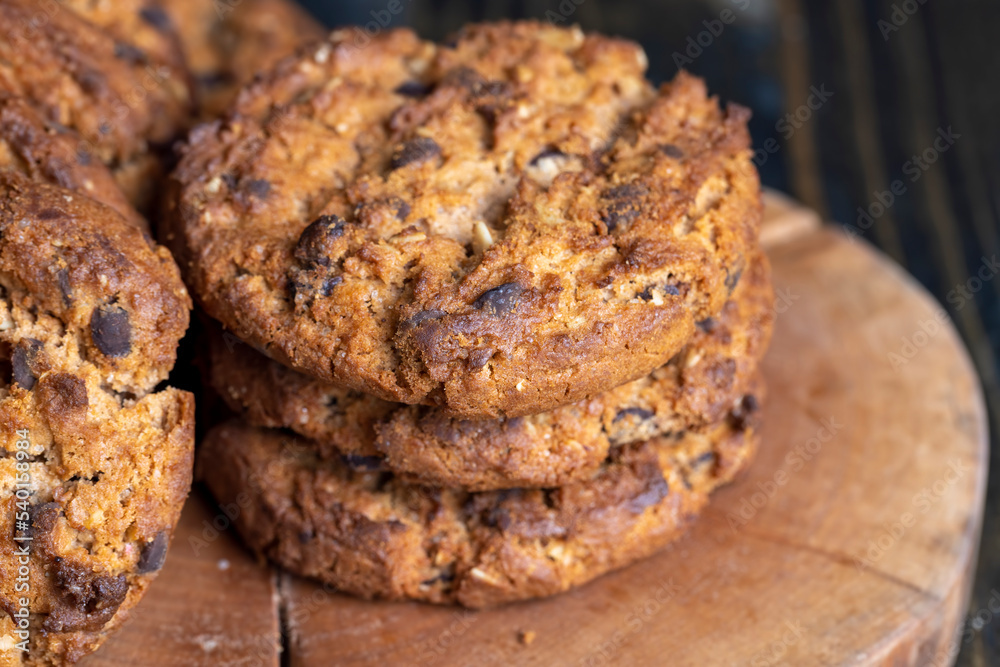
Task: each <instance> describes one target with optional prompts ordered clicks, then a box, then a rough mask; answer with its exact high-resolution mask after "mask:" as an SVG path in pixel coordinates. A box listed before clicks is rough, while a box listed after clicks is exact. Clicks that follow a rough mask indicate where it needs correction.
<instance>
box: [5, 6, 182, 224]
mask: <svg viewBox="0 0 1000 667" xmlns="http://www.w3.org/2000/svg"><path fill="white" fill-rule="evenodd" d="M76 4H85V3H76ZM0 26H2V28H0V37H2V38H0V90H2V91H5V92H7V93H10V94H14V95H19V96H21V97H23V98H25V99H26V100H28V102H29V103H31V104H32V105H33V106H34V107H36V108H37V109H38V110H39V112H40V113H41V114H42V115H43V116H44V118H45V119H46V120H47V121H48V122H50V123H58V124H60V125H64V126H66V127H68V128H71V129H73V130H75V131H76V132H78V133H79V134H80V136H81V138H82V142H81V145H80V148H79V151H80V152H81V153H83V154H86V155H89V156H91V157H92V158H93V159H95V160H97V161H100V162H102V163H104V164H105V165H107V166H108V167H109V168H111V169H112V171H113V172H114V173H115V177H116V180H117V181H118V183H119V185H120V186H121V187H122V190H123V191H124V192H125V194H126V195H127V196H128V197H129V200H130V201H131V202H132V203H133V204H135V205H136V206H137V207H138V208H140V209H142V208H144V207H146V206H147V205H148V203H149V199H150V197H151V196H152V191H153V185H152V177H153V176H155V175H156V174H158V173H159V169H160V164H159V160H158V158H157V156H156V155H155V154H154V153H153V149H154V148H156V147H157V146H166V145H169V143H170V142H172V141H173V140H174V139H176V138H177V136H178V133H179V132H180V130H182V129H183V128H184V127H185V126H186V125H187V124H188V122H189V119H190V115H191V93H190V87H189V81H188V75H187V72H186V71H183V70H181V69H178V68H177V67H176V66H175V65H172V64H171V63H168V62H158V61H157V60H155V59H154V58H153V57H152V56H151V55H150V54H149V53H146V52H145V51H143V50H141V49H140V48H139V47H137V46H136V45H135V44H133V43H131V42H126V41H123V40H122V39H116V38H115V37H114V36H113V35H112V34H110V33H109V32H107V31H106V30H104V29H102V28H101V27H99V26H98V25H96V24H93V23H91V22H89V21H87V20H86V19H85V18H84V17H83V16H81V15H80V14H78V13H76V12H74V11H73V10H72V9H70V8H68V7H64V6H62V5H61V4H59V3H56V2H50V3H41V4H39V3H37V2H34V1H33V0H5V1H4V2H3V3H0Z"/></svg>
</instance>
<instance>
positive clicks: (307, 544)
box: [198, 412, 757, 608]
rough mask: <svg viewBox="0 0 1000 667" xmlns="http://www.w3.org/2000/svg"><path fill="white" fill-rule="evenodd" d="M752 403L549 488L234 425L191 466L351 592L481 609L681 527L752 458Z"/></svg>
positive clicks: (262, 536) (586, 574) (580, 577)
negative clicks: (467, 478)
mask: <svg viewBox="0 0 1000 667" xmlns="http://www.w3.org/2000/svg"><path fill="white" fill-rule="evenodd" d="M755 422H756V413H745V412H741V413H739V414H731V415H729V416H728V417H727V418H725V419H724V420H723V421H721V422H720V423H718V424H714V425H710V426H708V427H706V428H704V429H701V430H699V431H688V432H687V433H685V434H684V435H681V436H675V437H672V438H657V439H653V440H650V441H647V442H643V443H637V444H634V445H627V446H624V447H622V448H620V449H619V450H617V451H616V452H615V453H614V454H613V455H612V456H611V457H609V459H608V461H607V462H606V463H605V464H604V465H603V466H602V468H601V469H600V470H599V471H598V472H596V473H595V474H594V476H593V477H591V478H590V479H588V480H585V481H580V482H575V483H572V484H568V485H566V486H563V487H560V488H556V489H533V490H532V489H514V490H507V491H496V492H485V493H471V494H470V493H464V492H460V491H456V490H449V489H440V488H434V487H424V486H417V485H412V484H407V483H405V482H402V481H401V480H399V479H396V478H393V477H392V475H388V474H386V473H379V472H362V471H357V470H352V469H351V468H349V467H348V466H346V465H344V464H343V463H342V462H341V461H340V459H339V458H333V459H328V458H324V457H323V456H322V455H321V454H319V452H318V450H317V448H316V447H315V446H313V444H312V443H310V442H308V441H305V440H302V439H300V438H297V437H295V436H292V435H286V434H284V433H282V432H280V431H273V430H265V429H255V428H253V427H250V426H246V425H245V424H243V423H240V422H236V421H234V422H229V423H226V424H223V425H221V426H218V427H216V428H215V429H213V430H212V431H211V432H210V433H209V435H208V436H207V438H206V440H205V442H204V444H203V447H202V449H201V450H200V453H199V463H198V465H199V477H201V478H204V479H205V481H206V482H207V484H208V486H209V488H210V489H211V490H212V492H213V494H214V495H215V497H216V499H217V500H218V501H219V502H220V503H222V504H231V503H237V504H238V506H239V507H240V512H239V515H238V516H237V518H236V520H235V523H236V527H237V529H238V530H239V531H240V533H241V535H242V536H243V539H244V541H245V542H246V543H247V544H248V545H249V546H250V547H251V548H252V549H254V550H255V551H257V552H258V553H260V554H262V555H264V556H265V557H267V558H269V559H271V560H272V561H274V562H275V563H277V564H278V565H280V566H282V567H284V568H286V569H288V570H289V571H291V572H294V573H296V574H299V575H302V576H307V577H313V578H316V579H319V580H321V581H323V582H325V583H328V584H331V585H333V586H335V587H336V588H338V589H340V590H343V591H345V592H348V593H352V594H354V595H360V596H363V597H376V598H388V599H397V600H399V599H411V600H422V601H426V602H434V603H458V604H462V605H465V606H467V607H473V608H481V607H489V606H493V605H497V604H502V603H506V602H512V601H515V600H524V599H528V598H537V597H545V596H548V595H554V594H556V593H560V592H563V591H566V590H568V589H570V588H572V587H574V586H579V585H581V584H583V583H586V582H587V581H590V580H591V579H594V578H595V577H598V576H600V575H602V574H604V573H606V572H608V571H611V570H614V569H617V568H620V567H624V566H625V565H627V564H629V563H632V562H634V561H636V560H639V559H641V558H645V557H647V556H649V555H651V554H652V553H654V552H655V551H656V550H658V549H660V548H662V547H663V546H664V545H666V544H668V543H670V542H671V541H673V540H674V539H676V538H677V537H679V536H680V535H681V534H682V533H683V531H684V529H685V528H686V527H687V525H688V524H690V523H691V522H692V521H693V520H694V519H695V517H696V516H697V515H698V513H699V512H700V511H701V509H702V508H703V507H704V505H705V504H706V502H707V501H708V496H709V494H710V493H711V491H712V490H714V489H715V488H716V487H718V486H719V485H721V484H724V483H726V482H727V481H729V480H731V479H732V478H733V476H734V475H735V474H737V473H738V472H739V471H740V470H742V469H743V468H744V467H745V466H746V465H747V464H748V463H749V461H750V460H751V458H752V455H753V453H754V451H755V449H756V445H757V435H756V431H755V428H756V426H755Z"/></svg>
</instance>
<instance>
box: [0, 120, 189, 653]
mask: <svg viewBox="0 0 1000 667" xmlns="http://www.w3.org/2000/svg"><path fill="white" fill-rule="evenodd" d="M2 117H3V115H2V114H0V118H2ZM49 157H52V156H51V155H50V156H49ZM29 166H30V165H29ZM34 168H38V165H37V164H36V165H34V166H33V167H31V168H27V167H26V168H25V170H26V171H28V172H30V171H31V169H34ZM189 307H190V300H189V298H188V296H187V293H186V291H185V289H184V287H183V284H182V283H181V281H180V277H179V275H178V272H177V267H176V265H175V264H174V263H173V260H172V259H171V258H170V255H169V253H167V251H166V249H164V248H157V247H155V246H153V245H152V244H151V242H149V241H148V240H147V239H146V238H145V237H144V236H143V233H142V232H141V231H139V229H137V228H136V226H134V225H132V224H130V223H128V222H127V221H126V220H125V219H124V218H122V217H121V216H120V215H118V213H116V212H115V211H114V210H113V209H111V208H109V207H107V206H105V205H103V204H101V203H99V202H98V201H96V200H94V199H91V198H89V197H87V196H85V195H83V194H80V193H77V192H73V191H71V190H67V189H64V188H61V187H57V186H53V185H48V184H43V183H38V182H34V181H32V180H31V179H30V178H29V177H28V176H25V175H24V174H22V173H20V172H18V171H14V170H11V169H5V170H0V609H2V610H4V611H5V612H6V614H5V615H3V618H2V619H0V637H2V638H4V642H5V643H4V644H3V645H2V646H0V662H2V663H3V664H5V665H6V664H12V665H31V666H34V665H65V664H71V663H73V662H75V661H76V660H78V659H79V658H80V657H82V656H83V655H85V654H86V653H89V652H91V651H93V650H94V649H95V648H96V647H97V646H98V645H100V643H101V642H102V641H103V640H104V638H105V637H106V636H107V635H108V634H109V633H110V632H111V631H113V629H114V628H115V627H117V626H118V625H119V624H120V622H121V618H122V616H123V615H124V614H125V613H127V611H128V609H129V608H131V607H132V606H133V605H134V604H135V603H136V602H137V601H138V599H139V598H140V597H141V596H142V593H143V591H144V590H145V589H146V586H147V585H148V584H149V582H150V581H151V580H152V578H153V577H154V576H155V574H156V571H157V570H159V568H160V567H161V566H162V564H163V559H164V557H165V555H166V549H167V546H168V545H169V542H170V539H171V535H172V533H173V530H174V527H175V526H176V524H177V520H178V518H179V515H180V510H181V506H182V505H183V503H184V499H185V497H186V496H187V493H188V491H189V489H190V485H191V471H192V468H193V456H194V397H193V396H192V395H191V394H189V393H187V392H183V391H178V390H176V389H169V388H168V389H165V390H163V391H160V392H158V393H155V394H150V393H147V392H149V391H150V390H151V389H152V388H153V387H154V385H156V384H157V383H158V382H160V381H161V380H163V379H164V378H165V377H166V375H167V373H168V372H169V371H170V369H171V367H172V366H173V363H174V358H175V355H176V348H177V344H178V341H179V339H180V337H181V336H183V334H184V331H185V329H186V328H187V321H188V309H189ZM27 538H30V542H28V541H27ZM19 540H20V541H19ZM25 544H28V546H29V547H30V556H26V557H25V558H28V561H25V562H22V561H21V560H20V559H21V558H22V556H20V555H18V554H17V553H16V550H19V549H21V547H23V546H24V545H25ZM22 565H26V566H27V567H28V570H29V574H28V582H27V583H28V589H27V590H24V588H22V585H21V584H22V582H19V581H18V576H19V574H18V572H19V568H20V567H21V566H22ZM22 599H23V600H24V601H25V604H22ZM24 607H26V608H27V609H28V610H29V611H28V613H29V617H28V620H27V623H28V626H29V627H28V628H27V630H28V632H29V634H30V650H29V652H28V653H27V654H25V653H23V652H21V651H20V650H18V648H17V647H16V646H12V645H10V644H9V643H8V642H7V638H9V637H15V636H16V634H15V632H14V630H20V628H19V627H16V626H15V625H14V624H15V623H16V622H19V620H17V616H16V614H17V613H19V610H20V609H21V608H24Z"/></svg>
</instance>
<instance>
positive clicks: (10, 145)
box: [0, 93, 149, 232]
mask: <svg viewBox="0 0 1000 667" xmlns="http://www.w3.org/2000/svg"><path fill="white" fill-rule="evenodd" d="M79 147H80V137H79V135H78V134H76V133H75V132H73V131H72V130H70V129H69V128H67V127H65V126H62V125H53V124H50V123H47V122H46V121H45V119H44V118H43V117H42V116H41V115H40V114H39V113H38V112H37V111H35V109H34V108H32V107H31V105H30V104H28V103H27V102H26V101H25V100H24V99H23V98H20V97H14V96H11V95H7V94H4V93H0V169H13V170H16V171H19V172H21V173H22V174H24V175H25V176H28V177H29V178H31V179H32V180H35V181H39V182H43V183H49V184H51V185H58V186H60V187H63V188H66V189H67V190H73V191H75V192H79V193H80V194H85V195H87V196H88V197H90V198H91V199H96V200H97V201H99V202H101V203H102V204H105V205H107V206H110V207H111V208H113V209H115V210H116V211H117V212H118V213H120V214H121V216H122V217H123V218H125V219H126V220H128V221H129V222H130V223H132V224H133V225H135V226H136V227H138V228H139V229H141V230H143V231H145V232H148V231H149V223H147V222H146V219H145V218H143V217H142V215H140V214H139V212H138V211H136V210H135V208H133V206H132V205H131V204H130V203H129V201H128V199H127V198H126V197H125V195H124V193H122V191H121V188H119V187H118V184H117V183H116V182H115V178H114V176H113V175H112V174H111V172H110V171H109V170H108V168H107V167H105V166H104V165H103V164H102V163H100V162H98V161H96V160H93V159H91V158H90V156H89V155H88V154H87V153H81V152H79V151H78V149H79Z"/></svg>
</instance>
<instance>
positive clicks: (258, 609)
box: [87, 196, 987, 667]
mask: <svg viewBox="0 0 1000 667" xmlns="http://www.w3.org/2000/svg"><path fill="white" fill-rule="evenodd" d="M765 224H766V231H765V234H764V239H765V241H766V243H767V246H768V249H769V254H770V256H771V258H772V261H773V263H774V269H775V278H776V287H777V290H778V302H777V326H776V331H775V337H774V342H773V345H772V349H771V352H770V354H769V355H768V357H767V359H766V360H765V372H766V375H767V379H768V381H769V385H770V389H769V400H768V405H767V412H766V423H765V427H764V430H763V439H764V443H763V446H762V449H761V452H760V455H759V457H758V459H757V461H756V462H755V464H754V465H753V467H752V468H751V470H750V471H749V473H748V474H747V475H746V476H745V477H744V478H743V479H741V480H740V481H739V482H737V483H735V484H733V485H732V486H730V487H728V488H726V489H723V490H722V491H720V492H719V493H718V494H717V496H716V499H715V502H714V503H713V504H712V505H711V506H710V507H709V509H708V510H707V512H706V514H705V515H704V516H703V517H702V520H701V521H699V522H698V523H697V524H696V525H695V526H694V528H693V529H692V531H691V532H690V534H689V535H687V536H686V537H685V538H684V539H683V540H681V541H680V542H678V543H677V544H675V545H673V546H672V547H671V548H669V549H667V550H666V551H664V552H663V553H661V554H659V555H658V556H656V557H654V558H652V559H649V560H648V561H645V562H643V563H639V564H637V565H634V566H633V567H630V568H628V569H626V570H623V571H621V572H618V573H614V574H611V575H608V576H606V577H603V578H601V579H599V580H598V581H595V582H593V583H592V584H590V585H588V586H585V587H583V588H581V589H579V590H577V591H573V592H570V593H568V594H566V595H562V596H559V597H556V598H552V599H549V600H542V601H536V602H530V603H523V604H516V605H511V606H508V607H506V608H502V609H498V610H493V611H484V612H468V611H463V610H460V609H455V608H436V607H431V606H428V605H422V604H390V603H371V602H363V601H359V600H354V599H352V598H349V597H346V596H342V595H339V594H337V593H336V592H334V591H331V590H324V589H323V588H321V587H319V586H317V585H315V584H313V583H310V582H307V581H303V580H299V579H297V578H294V577H291V576H288V575H284V574H279V575H275V576H277V579H274V578H272V575H271V574H270V573H269V572H268V570H267V569H266V568H264V567H259V566H257V565H255V564H254V563H253V560H252V559H251V558H249V557H248V556H246V555H245V554H243V553H242V552H240V551H239V550H238V548H236V547H234V545H233V544H232V543H231V535H228V534H224V535H223V536H222V537H221V538H220V539H219V540H217V541H215V542H213V543H212V545H211V548H212V549H213V550H217V552H216V551H213V552H212V553H213V555H212V556H209V555H208V553H207V550H206V553H204V554H202V555H200V556H198V557H195V556H194V554H193V550H192V547H191V546H190V545H189V544H188V538H189V537H190V536H191V535H200V534H201V531H202V530H203V525H202V524H201V521H202V520H204V518H205V516H206V514H205V509H204V508H203V506H202V505H201V503H202V502H203V501H201V500H200V499H197V498H196V499H193V500H192V502H191V503H190V505H191V506H190V507H189V508H188V509H187V513H186V516H185V520H184V524H183V526H182V529H181V531H180V534H179V536H178V538H177V541H176V542H175V545H174V547H173V549H172V550H171V554H170V558H169V560H168V564H167V567H166V568H165V571H164V573H163V575H162V576H161V578H160V579H159V580H158V581H157V583H156V585H155V586H154V588H153V589H152V590H151V592H150V594H149V596H148V598H147V600H146V601H145V602H144V604H143V605H142V606H141V607H140V612H139V618H138V619H137V620H136V622H134V623H131V624H130V625H129V626H128V627H126V628H125V629H124V630H123V631H122V633H121V634H120V635H119V636H118V637H115V638H114V639H113V640H111V641H109V643H108V645H107V646H106V647H105V648H104V649H102V651H101V652H99V653H98V654H97V655H95V656H93V657H92V658H90V659H89V661H88V662H87V664H88V665H91V666H98V665H99V666H102V667H104V666H105V665H122V664H169V665H175V664H177V665H180V664H185V665H237V664H240V665H244V664H254V665H276V664H278V661H279V656H278V655H277V654H276V653H267V652H266V651H265V652H262V651H261V650H260V648H261V646H262V645H267V646H272V647H273V646H274V645H275V644H276V643H277V642H278V641H279V639H280V640H283V644H284V647H285V651H287V654H286V655H284V656H282V658H283V660H284V661H285V664H290V665H293V666H296V667H313V666H319V665H368V664H379V665H395V664H401V665H402V664H424V665H511V664H519V665H604V664H620V665H654V664H670V665H697V666H701V665H730V664H732V665H737V664H739V665H747V664H749V665H774V664H779V663H781V664H794V665H875V664H934V665H944V664H950V662H951V658H952V657H953V656H954V655H955V654H956V653H957V648H958V644H957V642H956V640H960V639H961V637H960V636H958V630H959V628H960V625H959V624H960V623H961V622H962V619H963V618H964V614H965V611H966V609H965V608H966V600H967V594H968V587H969V583H970V578H971V573H972V570H973V568H974V565H975V555H976V549H977V545H978V540H979V530H980V525H981V519H982V504H983V497H984V493H985V475H986V457H987V453H986V452H987V448H986V427H985V413H984V407H983V403H982V398H981V395H980V390H979V385H978V380H977V378H976V376H975V374H974V372H973V370H972V367H971V365H970V363H969V360H968V357H967V355H966V353H965V351H964V349H963V347H962V345H961V344H960V342H959V340H958V338H957V336H956V335H955V333H954V330H953V329H952V327H951V326H950V324H949V323H948V322H946V321H944V322H942V321H941V318H939V317H938V313H939V312H941V309H940V306H938V305H937V304H936V303H934V302H933V301H932V300H931V299H930V298H929V297H928V296H927V295H926V294H925V293H924V292H923V291H922V290H921V289H920V288H918V287H917V286H916V285H915V284H914V282H913V280H912V279H911V278H909V277H908V276H906V275H905V274H903V273H902V272H901V271H900V270H899V269H897V268H896V267H895V266H894V265H892V264H891V263H890V262H889V261H887V260H886V259H885V258H884V257H882V256H880V255H878V254H877V253H875V252H874V251H873V250H871V249H870V248H869V247H868V246H866V245H864V244H862V243H860V242H858V243H855V242H852V241H850V240H848V239H847V238H846V237H845V236H843V235H842V234H841V233H840V232H838V231H835V230H833V229H830V228H820V227H818V225H817V224H816V218H815V216H814V215H812V214H810V213H809V212H806V211H802V210H801V209H798V208H797V207H796V206H795V205H794V204H792V203H791V202H789V201H788V200H787V199H785V198H780V197H774V196H769V198H768V211H767V216H766V223H765ZM224 532H227V533H228V531H224ZM214 554H218V555H214ZM219 557H224V558H226V559H228V561H229V570H227V571H226V572H220V571H219V570H218V568H217V566H216V565H215V561H213V558H216V559H217V558H219ZM279 619H280V620H281V621H282V624H283V625H282V626H281V630H280V631H279V629H278V628H279V626H278V620H279ZM202 624H208V625H210V626H211V627H212V630H211V631H210V632H209V631H206V629H205V628H204V627H201V626H202ZM524 633H534V634H533V637H534V640H533V641H531V642H530V643H528V642H526V641H524V640H523V636H524ZM279 635H280V636H279ZM199 636H209V637H211V639H210V640H208V641H207V642H205V641H202V640H199V639H197V637H199ZM269 642H270V643H269ZM207 646H211V647H213V648H212V650H208V649H207V648H206V647H207ZM223 646H224V647H225V650H217V647H223ZM199 651H200V653H199ZM139 655H142V656H144V658H143V659H142V661H141V662H135V660H136V659H137V658H136V656H139Z"/></svg>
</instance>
